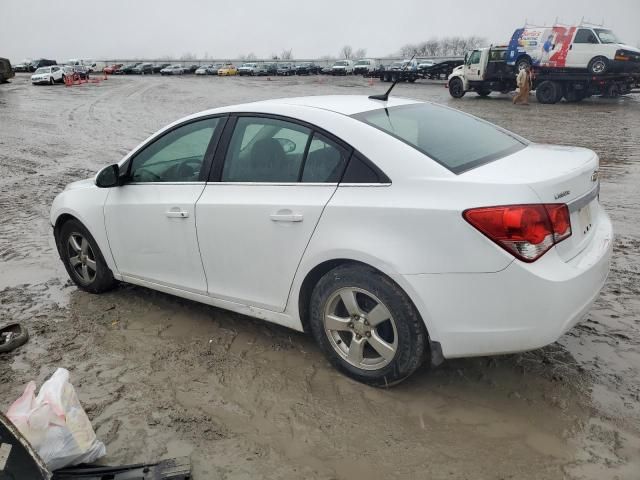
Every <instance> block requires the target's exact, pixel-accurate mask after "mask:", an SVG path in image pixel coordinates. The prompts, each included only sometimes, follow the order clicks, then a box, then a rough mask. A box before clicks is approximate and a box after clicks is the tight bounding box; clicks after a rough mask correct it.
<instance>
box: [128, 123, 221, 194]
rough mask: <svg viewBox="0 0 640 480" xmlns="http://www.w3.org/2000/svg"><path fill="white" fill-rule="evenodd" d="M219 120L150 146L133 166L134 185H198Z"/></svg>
mask: <svg viewBox="0 0 640 480" xmlns="http://www.w3.org/2000/svg"><path fill="white" fill-rule="evenodd" d="M219 121H220V119H219V118H207V119H205V120H199V121H197V122H192V123H188V124H186V125H183V126H181V127H178V128H176V129H174V130H172V131H170V132H169V133H167V134H165V135H163V136H162V137H160V138H159V139H158V140H156V141H155V142H153V143H152V144H151V145H148V146H147V147H145V148H144V149H143V150H141V151H140V152H139V153H137V154H136V156H135V157H134V158H133V161H132V162H131V170H130V172H129V177H130V180H131V181H132V182H196V181H198V180H199V178H200V170H201V168H202V162H203V160H204V156H205V154H206V152H207V148H208V146H209V142H210V141H211V137H212V136H213V132H214V131H215V129H216V126H217V125H218V122H219Z"/></svg>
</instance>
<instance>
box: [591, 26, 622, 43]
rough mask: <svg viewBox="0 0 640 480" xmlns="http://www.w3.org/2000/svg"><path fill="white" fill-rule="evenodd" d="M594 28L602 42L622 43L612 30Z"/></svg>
mask: <svg viewBox="0 0 640 480" xmlns="http://www.w3.org/2000/svg"><path fill="white" fill-rule="evenodd" d="M594 30H595V31H596V33H597V34H598V38H599V39H600V41H601V42H602V43H622V42H621V41H620V39H618V37H617V36H616V34H615V33H613V32H612V31H611V30H605V29H603V28H594Z"/></svg>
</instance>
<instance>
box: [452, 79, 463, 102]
mask: <svg viewBox="0 0 640 480" xmlns="http://www.w3.org/2000/svg"><path fill="white" fill-rule="evenodd" d="M465 93H466V92H465V91H464V83H462V79H461V78H458V77H454V78H452V79H451V80H449V94H450V95H451V96H452V97H453V98H462V97H464V94H465Z"/></svg>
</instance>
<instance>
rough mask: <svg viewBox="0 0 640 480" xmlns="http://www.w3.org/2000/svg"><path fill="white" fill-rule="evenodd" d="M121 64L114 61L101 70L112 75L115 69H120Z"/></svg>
mask: <svg viewBox="0 0 640 480" xmlns="http://www.w3.org/2000/svg"><path fill="white" fill-rule="evenodd" d="M122 66H123V65H122V64H121V63H114V64H112V65H109V66H107V67H104V69H103V70H102V71H103V72H104V73H107V74H109V75H113V74H114V73H116V71H117V70H118V69H120V68H121V67H122Z"/></svg>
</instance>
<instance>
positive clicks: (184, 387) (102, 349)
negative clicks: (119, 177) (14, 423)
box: [0, 75, 640, 480]
mask: <svg viewBox="0 0 640 480" xmlns="http://www.w3.org/2000/svg"><path fill="white" fill-rule="evenodd" d="M385 88H387V86H386V85H385V86H383V85H380V84H379V83H378V82H375V85H374V86H369V85H368V83H367V81H366V80H363V79H360V78H343V79H333V78H327V77H309V78H303V79H300V78H289V77H288V78H273V79H270V80H269V79H266V78H255V79H254V78H216V77H206V78H194V77H187V76H185V77H180V78H160V77H157V76H154V77H150V76H144V77H130V76H127V77H120V78H116V77H111V78H110V79H109V80H108V81H106V82H102V83H100V84H99V85H83V86H80V87H73V88H65V87H64V86H54V87H33V86H31V85H30V84H29V83H28V80H27V77H26V76H24V75H19V76H18V77H17V78H15V79H14V80H13V83H12V84H10V85H2V86H1V88H0V324H2V323H4V322H7V321H22V322H24V323H25V325H27V326H28V328H29V329H30V330H31V335H32V338H31V340H30V341H29V343H28V344H26V345H25V346H24V347H22V348H20V349H19V350H18V351H17V352H15V353H12V354H8V355H4V356H0V409H2V410H6V408H7V407H8V406H9V404H10V403H11V402H12V401H13V399H15V398H17V397H18V396H19V394H20V393H21V392H22V389H23V388H24V385H25V383H26V382H27V381H29V380H32V379H36V380H37V382H38V384H40V383H41V382H42V381H43V380H44V379H45V378H46V377H47V376H48V375H50V374H51V373H52V372H53V371H54V369H55V368H56V367H58V366H63V367H66V368H68V369H69V370H70V371H71V375H72V381H73V383H74V385H75V386H76V389H77V390H78V393H79V395H80V398H81V401H82V403H83V405H84V406H85V408H86V410H87V412H88V414H89V417H90V418H91V419H92V422H93V424H94V426H95V428H96V432H97V434H98V436H99V438H101V439H102V440H103V441H104V442H105V444H106V445H107V450H108V456H107V457H106V458H105V460H104V461H105V462H107V463H120V462H138V461H147V460H150V459H153V458H156V457H164V456H178V455H190V456H191V459H192V461H193V464H194V478H195V479H224V478H232V479H237V478H240V479H243V478H247V479H249V478H251V479H256V478H265V479H273V478H285V479H294V478H319V479H333V478H351V479H353V478H358V479H359V478H366V479H378V478H380V479H382V478H385V479H387V478H429V479H445V478H446V479H452V478H455V479H473V480H479V479H497V478H504V479H509V478H513V479H563V478H567V479H613V478H619V479H638V478H640V350H639V348H638V346H639V345H640V320H639V318H640V267H639V265H640V263H639V262H638V260H639V257H640V213H639V212H640V195H639V194H638V185H640V146H639V144H638V133H640V96H639V95H637V94H635V95H631V96H628V97H625V98H620V99H609V100H603V99H589V100H586V101H583V102H582V103H580V104H558V105H538V104H537V103H535V101H534V102H533V103H532V105H531V106H530V107H515V106H513V105H511V102H510V97H508V96H506V95H497V94H494V95H492V96H491V97H489V98H486V99H484V98H480V97H475V96H474V95H468V96H466V97H465V98H464V99H461V100H457V101H454V100H453V99H451V98H450V97H449V95H448V93H447V91H446V90H445V89H444V88H443V86H442V85H441V84H438V85H434V84H432V85H425V84H419V83H416V84H413V85H399V86H398V87H397V90H396V92H395V94H396V95H402V96H409V97H414V98H421V99H427V100H433V101H437V102H441V103H444V104H447V105H449V106H452V107H454V108H460V109H462V110H465V111H467V112H469V113H472V114H475V115H479V116H480V117H482V118H485V119H487V120H489V121H492V122H495V123H497V124H499V125H501V126H504V127H506V128H508V129H511V130H513V131H515V132H517V133H519V134H521V135H523V136H524V137H527V138H529V139H530V140H533V141H539V142H547V143H560V144H570V145H580V146H585V147H588V148H591V149H593V150H595V151H596V152H597V153H598V154H599V155H600V158H601V163H602V190H601V202H602V203H603V204H604V205H605V206H606V208H607V209H608V211H609V213H610V215H611V217H612V219H613V221H614V226H615V229H616V234H617V237H616V243H615V251H614V261H613V268H612V271H611V274H610V277H609V280H608V283H607V285H606V287H605V289H604V291H603V293H602V294H601V296H600V298H599V299H598V301H597V303H596V305H595V306H594V308H593V309H592V310H591V311H590V312H589V314H588V316H587V319H586V321H585V322H584V323H582V324H581V325H579V326H577V327H576V328H574V329H573V330H571V331H569V332H568V333H567V334H566V335H565V336H564V337H562V338H561V339H560V341H559V342H558V343H556V344H553V345H551V346H549V347H547V348H544V349H542V350H538V351H534V352H529V353H526V354H521V355H510V356H501V357H492V358H479V359H468V360H455V361H449V362H446V363H445V364H444V365H442V366H441V367H439V368H437V369H435V370H433V371H428V370H427V369H424V370H423V371H420V372H418V373H417V374H416V375H415V376H414V377H412V378H411V379H410V380H409V381H407V382H406V383H404V384H402V385H400V386H398V387H397V388H394V389H392V390H378V389H373V388H368V387H365V386H363V385H360V384H357V383H355V382H353V381H350V380H348V379H347V378H345V377H343V376H341V375H339V374H338V373H336V371H334V370H333V369H332V368H331V367H330V366H329V365H328V364H327V362H326V361H325V360H324V358H323V357H322V356H321V354H320V352H319V351H318V349H317V348H316V347H315V345H314V344H313V342H312V339H311V338H310V337H307V336H305V335H302V334H299V333H296V332H292V331H289V330H286V329H284V328H280V327H276V326H273V325H269V324H266V323H261V322H259V321H257V320H253V319H250V318H247V317H243V316H240V315H236V314H231V313H228V312H225V311H222V310H218V309H215V308H211V307H207V306H203V305H199V304H195V303H192V302H189V301H185V300H181V299H178V298H174V297H170V296H168V295H164V294H160V293H156V292H153V291H150V290H146V289H144V288H138V287H131V286H122V287H120V288H118V289H116V290H114V291H112V292H110V293H108V294H104V295H100V296H94V295H90V294H86V293H83V292H80V291H78V290H77V289H76V288H75V287H73V286H71V283H70V281H69V280H68V277H67V275H66V273H65V271H64V269H63V267H62V264H61V263H60V261H59V259H58V258H57V254H56V252H55V247H54V244H53V237H52V234H51V228H50V226H49V224H48V211H49V206H50V204H51V201H52V199H53V197H54V196H55V195H56V194H57V193H58V192H59V191H60V190H61V189H62V188H63V187H64V185H65V184H66V183H68V182H71V181H73V180H77V179H81V178H85V177H88V176H91V175H93V174H94V173H95V172H96V171H97V170H98V169H99V168H100V167H101V166H103V165H106V164H109V163H114V162H116V161H118V160H119V159H120V158H121V157H122V155H124V154H125V153H126V152H127V151H128V150H129V149H131V148H133V147H134V146H136V145H137V144H138V143H139V142H140V141H142V140H143V139H144V138H145V137H146V136H147V135H148V134H150V133H152V132H153V131H155V130H156V129H158V128H160V127H162V126H163V125H165V124H167V123H169V122H170V121H173V120H175V119H177V118H179V117H180V116H183V115H185V114H189V113H193V112H195V111H199V110H203V109H206V108H211V107H215V106H220V105H226V104H233V103H239V102H244V101H251V100H259V99H264V98H272V97H283V96H298V95H309V94H312V95H316V94H327V93H338V94H339V93H366V94H370V93H371V92H377V91H382V90H383V89H385ZM532 294H535V292H532ZM541 300H542V301H543V300H544V299H541Z"/></svg>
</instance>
